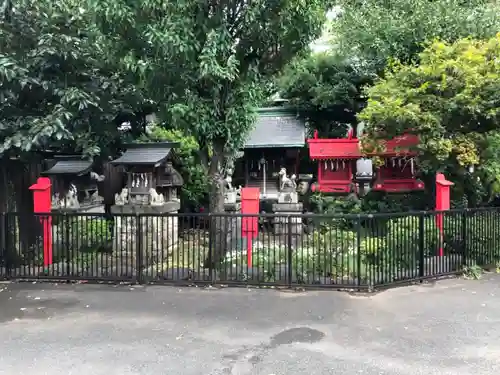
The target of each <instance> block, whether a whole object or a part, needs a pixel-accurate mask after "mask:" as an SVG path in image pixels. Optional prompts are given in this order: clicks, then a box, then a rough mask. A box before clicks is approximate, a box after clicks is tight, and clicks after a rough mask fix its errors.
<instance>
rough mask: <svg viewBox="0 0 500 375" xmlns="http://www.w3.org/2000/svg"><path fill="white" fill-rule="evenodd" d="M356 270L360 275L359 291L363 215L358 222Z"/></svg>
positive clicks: (359, 216) (359, 286) (359, 277)
mask: <svg viewBox="0 0 500 375" xmlns="http://www.w3.org/2000/svg"><path fill="white" fill-rule="evenodd" d="M356 268H357V274H358V290H361V215H359V214H358V220H357V221H356Z"/></svg>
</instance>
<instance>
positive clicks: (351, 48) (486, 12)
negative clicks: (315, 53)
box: [331, 0, 500, 72]
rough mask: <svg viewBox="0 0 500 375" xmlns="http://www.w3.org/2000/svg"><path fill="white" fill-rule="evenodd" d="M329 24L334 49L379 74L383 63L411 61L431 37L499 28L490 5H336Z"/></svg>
mask: <svg viewBox="0 0 500 375" xmlns="http://www.w3.org/2000/svg"><path fill="white" fill-rule="evenodd" d="M339 7H340V9H341V10H340V12H339V15H338V17H336V18H335V19H334V20H333V22H332V24H331V28H332V29H331V33H332V35H333V40H334V42H335V43H336V49H337V50H339V51H347V52H346V53H348V55H350V56H354V57H356V58H358V59H361V60H362V61H364V62H365V63H366V64H367V65H368V66H369V67H370V70H371V71H374V72H381V71H382V70H383V69H384V68H385V66H386V64H387V61H388V59H398V60H400V61H402V62H404V63H408V62H411V61H413V59H414V58H416V57H418V53H419V52H421V51H422V50H423V48H424V47H425V46H424V43H425V42H426V41H428V40H432V39H434V38H439V39H441V40H445V41H448V42H453V41H456V40H457V39H460V38H465V37H472V38H477V39H481V38H488V37H492V36H494V35H495V33H496V32H497V31H498V30H499V29H500V17H498V14H499V8H498V5H497V4H496V2H493V1H490V0H469V1H463V0H415V1H407V0H391V1H379V0H340V2H339Z"/></svg>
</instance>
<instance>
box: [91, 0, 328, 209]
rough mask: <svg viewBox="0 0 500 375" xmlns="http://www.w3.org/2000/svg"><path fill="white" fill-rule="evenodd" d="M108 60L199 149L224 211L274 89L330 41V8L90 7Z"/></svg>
mask: <svg viewBox="0 0 500 375" xmlns="http://www.w3.org/2000/svg"><path fill="white" fill-rule="evenodd" d="M88 3H89V4H90V6H91V8H92V12H93V13H94V14H96V15H97V17H96V19H97V24H96V27H97V29H98V30H99V32H98V33H100V35H103V38H102V40H99V42H100V43H101V44H105V45H106V47H107V52H108V54H107V59H108V60H110V61H119V65H120V70H121V71H122V72H124V75H126V76H127V77H128V79H129V80H130V81H131V82H133V83H134V84H135V85H137V86H138V87H140V88H141V90H142V92H143V93H144V95H145V97H147V98H148V99H150V100H152V102H153V103H155V104H156V105H157V107H158V114H159V116H160V118H161V120H162V121H163V120H164V121H166V122H167V123H169V124H172V125H173V126H174V127H176V128H179V129H180V128H183V129H185V132H186V134H188V135H192V136H194V137H195V138H196V141H197V142H198V144H199V147H200V153H201V154H202V158H201V161H202V163H203V164H204V165H205V166H206V168H207V171H208V176H209V177H210V182H211V183H212V185H213V191H212V192H213V193H214V195H213V196H212V199H211V202H210V203H211V209H212V210H215V211H221V210H223V195H222V193H223V183H222V177H223V173H224V168H225V163H226V161H227V159H228V157H231V156H232V154H233V153H234V151H235V150H237V149H238V148H240V147H241V146H242V145H243V144H244V141H245V139H246V137H247V135H248V132H249V131H250V129H251V127H252V125H253V122H254V110H255V108H256V106H258V105H259V103H260V102H261V100H262V99H263V94H264V93H265V92H266V91H267V88H268V86H269V85H268V83H269V80H270V78H271V77H273V76H274V75H275V74H276V73H277V72H278V71H279V70H280V69H281V68H282V67H283V66H284V65H285V64H286V63H287V62H288V61H290V60H291V59H292V58H293V57H294V56H295V55H297V54H298V53H300V52H301V51H303V50H304V49H306V48H307V46H308V44H309V43H310V41H311V40H312V39H314V38H315V37H316V36H317V35H319V33H320V32H321V28H322V24H323V21H324V18H325V10H326V8H327V7H328V6H329V5H330V4H329V1H321V0H314V1H308V2H304V1H299V0H293V1H286V2H278V3H276V2H275V1H270V0H258V1H252V2H247V1H243V0H231V1H227V2H219V3H217V2H215V3H210V2H200V1H198V0H185V1H181V2H156V1H151V0H143V1H139V2H129V1H123V0H104V1H103V0H98V1H97V0H88Z"/></svg>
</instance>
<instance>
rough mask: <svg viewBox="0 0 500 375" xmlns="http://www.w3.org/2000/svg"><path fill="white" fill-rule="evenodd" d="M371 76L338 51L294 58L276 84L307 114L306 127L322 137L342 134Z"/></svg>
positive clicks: (359, 105) (351, 122)
mask: <svg viewBox="0 0 500 375" xmlns="http://www.w3.org/2000/svg"><path fill="white" fill-rule="evenodd" d="M372 79H373V77H372V76H370V75H368V74H366V73H365V71H364V69H363V68H362V67H360V66H356V64H353V63H352V62H351V61H350V60H349V59H347V58H345V57H342V56H340V55H338V54H332V53H318V54H312V55H310V56H306V57H301V58H298V59H295V60H294V61H293V62H292V63H291V64H289V65H288V66H287V67H286V69H285V70H284V71H283V74H282V75H281V76H280V79H279V80H278V87H279V88H280V89H281V91H282V96H283V97H284V98H289V99H290V100H291V101H292V103H294V104H295V105H297V106H298V107H299V108H300V109H301V111H302V112H303V113H304V114H305V115H306V116H307V118H308V123H309V127H310V128H311V129H314V130H318V131H319V132H320V133H321V136H323V137H329V136H332V137H343V136H345V132H346V125H355V123H356V114H357V113H358V112H359V111H360V110H361V108H362V107H363V106H364V103H365V100H364V98H363V96H362V95H363V93H362V88H363V86H364V85H366V84H368V83H370V82H371V81H372Z"/></svg>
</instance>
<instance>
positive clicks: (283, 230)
mask: <svg viewBox="0 0 500 375" xmlns="http://www.w3.org/2000/svg"><path fill="white" fill-rule="evenodd" d="M289 228H290V230H291V234H292V235H295V236H298V235H301V234H302V224H292V225H289V224H287V223H286V224H274V234H277V235H282V234H288V230H289Z"/></svg>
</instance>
